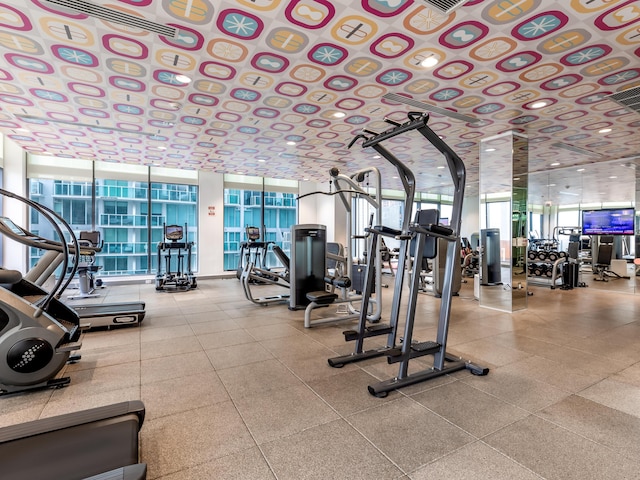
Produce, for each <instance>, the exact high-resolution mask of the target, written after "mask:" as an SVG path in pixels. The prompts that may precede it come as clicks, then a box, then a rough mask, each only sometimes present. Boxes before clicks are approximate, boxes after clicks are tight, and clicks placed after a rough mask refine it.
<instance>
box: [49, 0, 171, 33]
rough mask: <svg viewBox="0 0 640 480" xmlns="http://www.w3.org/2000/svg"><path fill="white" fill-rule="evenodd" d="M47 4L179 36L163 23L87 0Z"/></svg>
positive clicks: (101, 18)
mask: <svg viewBox="0 0 640 480" xmlns="http://www.w3.org/2000/svg"><path fill="white" fill-rule="evenodd" d="M46 2H47V3H53V4H54V5H58V6H60V7H65V8H69V9H71V10H74V11H76V12H80V13H84V14H85V15H89V16H90V17H95V18H99V19H100V20H104V21H107V22H112V23H119V24H121V25H127V26H128V27H134V28H139V29H141V30H146V31H148V32H153V33H157V34H158V35H162V36H164V37H170V38H176V36H177V34H178V29H177V28H174V27H170V26H168V25H163V24H161V23H156V22H150V21H149V20H145V19H144V18H141V17H137V16H135V15H131V14H129V13H125V12H121V11H120V10H115V9H113V8H108V7H103V6H102V5H96V4H95V3H91V2H87V1H86V0H46Z"/></svg>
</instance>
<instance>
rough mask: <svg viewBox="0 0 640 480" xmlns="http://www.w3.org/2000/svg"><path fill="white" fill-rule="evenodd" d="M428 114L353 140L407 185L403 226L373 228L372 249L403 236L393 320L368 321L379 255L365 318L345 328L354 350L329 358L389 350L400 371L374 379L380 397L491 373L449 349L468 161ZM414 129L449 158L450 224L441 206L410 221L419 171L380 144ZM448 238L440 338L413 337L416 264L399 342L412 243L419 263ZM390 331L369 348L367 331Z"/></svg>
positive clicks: (334, 362)
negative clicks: (458, 374)
mask: <svg viewBox="0 0 640 480" xmlns="http://www.w3.org/2000/svg"><path fill="white" fill-rule="evenodd" d="M428 120H429V115H428V114H426V113H420V112H409V113H408V120H407V121H406V122H405V123H402V124H401V123H398V122H394V121H391V120H388V119H385V122H386V123H388V124H390V125H391V128H390V129H388V130H386V131H384V132H382V133H375V132H372V131H369V130H363V133H361V134H359V135H357V136H356V137H355V138H354V139H353V140H352V141H351V143H350V145H349V147H352V146H353V145H354V144H355V143H356V142H357V141H358V140H360V139H362V140H363V142H362V147H363V148H373V149H374V150H376V152H378V153H379V154H380V155H381V156H382V157H384V158H385V159H386V160H387V161H389V162H390V163H391V164H392V165H393V166H394V167H396V170H397V172H398V176H399V177H400V179H401V181H402V185H403V188H404V191H405V206H404V216H403V221H402V229H401V230H396V229H392V228H389V227H385V226H374V227H373V228H370V229H368V231H369V233H370V234H371V235H370V237H369V242H370V245H369V247H368V250H369V251H370V252H373V251H376V248H377V243H378V240H379V238H378V237H380V236H381V235H382V236H387V237H394V238H396V239H397V240H399V241H400V251H399V256H398V271H397V273H396V277H395V285H394V293H393V302H392V306H391V314H390V317H389V324H388V325H383V324H375V325H367V317H366V312H367V311H368V305H367V302H368V301H369V298H370V296H371V293H372V288H373V284H374V276H375V273H374V270H375V269H374V268H373V267H374V265H373V262H374V259H373V257H374V255H371V256H370V258H369V259H368V260H367V275H366V280H365V291H364V292H363V295H362V306H361V307H360V318H359V321H358V325H357V328H356V329H355V330H347V331H345V332H344V335H345V340H347V341H355V350H354V352H353V353H351V354H348V355H344V356H341V357H334V358H330V359H329V360H328V361H329V365H330V366H332V367H337V368H339V367H342V366H344V365H346V364H347V363H352V362H357V361H360V360H365V359H369V358H375V357H380V356H386V357H387V360H388V362H389V363H390V364H392V363H398V364H399V368H398V374H397V376H395V377H393V378H390V379H388V380H385V381H382V382H379V383H376V384H374V385H369V387H368V388H369V393H371V394H372V395H374V396H377V397H386V396H387V394H388V392H390V391H392V390H395V389H398V388H402V387H406V386H409V385H413V384H415V383H419V382H423V381H425V380H429V379H432V378H435V377H439V376H442V375H446V374H449V373H453V372H455V371H458V370H464V369H467V370H469V371H470V372H471V373H473V374H474V375H486V374H487V373H488V372H489V369H488V368H485V367H481V366H478V365H475V364H473V363H471V362H469V361H467V360H465V359H463V358H460V357H457V356H453V355H450V354H449V353H447V351H446V346H447V335H448V331H449V320H450V317H451V299H452V296H453V294H452V285H453V275H454V269H456V268H460V266H459V258H458V257H459V252H458V251H457V249H456V243H457V240H458V239H459V235H460V224H461V215H462V202H463V200H464V188H465V181H466V170H465V166H464V163H463V162H462V160H461V159H460V157H458V155H456V153H455V152H454V151H453V150H451V148H450V147H449V146H448V145H447V144H446V143H445V142H444V141H443V140H442V139H441V138H440V137H439V136H438V135H437V134H436V133H435V132H434V131H433V130H431V128H429V127H428V126H427V122H428ZM412 130H417V131H418V132H419V133H420V134H421V135H422V136H423V137H424V138H425V139H427V140H428V141H429V142H430V143H431V144H432V145H433V146H434V147H435V148H436V149H437V150H438V151H439V152H440V153H441V154H442V155H443V156H444V158H445V159H446V162H447V166H448V169H449V173H450V175H451V179H452V181H453V188H454V195H453V205H452V214H451V218H450V224H449V226H448V227H445V226H442V225H438V220H439V219H438V217H439V214H438V211H437V210H423V211H421V212H418V214H417V215H416V221H415V222H414V223H412V222H411V219H410V217H411V211H412V203H413V199H414V198H415V193H416V181H415V176H414V174H413V172H412V171H411V169H409V168H408V167H407V166H406V165H405V164H404V163H402V162H401V161H400V160H399V159H398V158H396V157H395V156H394V155H393V154H392V153H391V152H390V151H388V150H387V149H386V148H385V147H383V146H382V145H381V143H382V142H384V141H386V140H388V139H390V138H393V137H395V136H397V135H401V134H404V133H407V132H410V131H412ZM440 238H441V239H444V240H446V241H447V250H446V262H445V269H444V280H443V287H442V296H441V297H440V313H439V318H438V329H437V335H436V339H435V341H426V342H418V341H415V340H414V339H413V326H414V322H415V312H416V304H417V300H418V290H419V282H420V269H419V268H413V269H412V272H411V277H410V282H411V283H410V286H409V299H408V302H407V307H406V318H405V324H404V334H403V336H402V338H401V340H400V342H398V329H399V328H398V327H399V317H400V310H401V302H402V287H403V283H404V277H405V271H406V264H407V259H408V255H409V247H410V244H411V242H414V245H413V247H414V248H413V251H414V254H415V258H414V265H420V264H421V263H422V257H430V256H435V252H436V249H435V245H436V243H437V241H438V239H440ZM380 335H387V343H386V345H385V346H384V347H378V348H375V349H372V350H364V340H365V338H368V337H374V336H380ZM425 355H432V356H433V366H432V367H431V368H428V369H426V370H422V371H418V372H416V373H411V374H410V373H409V362H410V360H412V359H414V358H418V357H422V356H425Z"/></svg>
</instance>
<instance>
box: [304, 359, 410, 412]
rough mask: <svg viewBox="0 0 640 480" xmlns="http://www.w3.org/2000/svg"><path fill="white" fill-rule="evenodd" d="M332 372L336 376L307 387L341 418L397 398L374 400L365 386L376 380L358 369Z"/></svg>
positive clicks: (391, 396)
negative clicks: (335, 373)
mask: <svg viewBox="0 0 640 480" xmlns="http://www.w3.org/2000/svg"><path fill="white" fill-rule="evenodd" d="M332 370H333V371H336V372H337V373H338V374H337V375H333V376H331V377H327V378H323V379H322V380H317V381H312V382H309V386H310V387H311V388H312V389H313V390H314V391H315V392H317V393H318V395H320V396H321V397H322V398H323V399H324V400H325V401H326V402H328V403H329V405H331V407H333V408H334V409H335V410H336V411H338V412H339V413H340V414H341V415H343V416H347V415H350V414H353V413H356V412H359V411H361V410H366V409H368V408H372V407H377V406H379V405H380V404H381V403H384V402H388V401H391V400H394V399H397V398H398V395H389V396H388V397H387V398H376V397H374V396H372V395H371V394H369V391H368V390H367V386H368V385H370V384H371V383H375V382H376V381H377V380H376V379H375V378H374V377H372V376H371V375H369V374H368V373H366V372H365V371H363V370H361V369H359V368H358V369H355V370H351V371H341V369H340V370H339V369H332Z"/></svg>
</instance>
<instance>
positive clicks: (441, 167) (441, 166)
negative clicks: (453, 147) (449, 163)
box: [436, 165, 444, 170]
mask: <svg viewBox="0 0 640 480" xmlns="http://www.w3.org/2000/svg"><path fill="white" fill-rule="evenodd" d="M436 168H437V169H438V170H442V169H443V168H444V165H440V166H438V167H436Z"/></svg>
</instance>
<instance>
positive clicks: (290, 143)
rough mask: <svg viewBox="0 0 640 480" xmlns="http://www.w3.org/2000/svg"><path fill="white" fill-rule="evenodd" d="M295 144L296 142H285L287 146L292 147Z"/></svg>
mask: <svg viewBox="0 0 640 480" xmlns="http://www.w3.org/2000/svg"><path fill="white" fill-rule="evenodd" d="M295 144H296V142H287V145H292V146H293V145H295Z"/></svg>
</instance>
